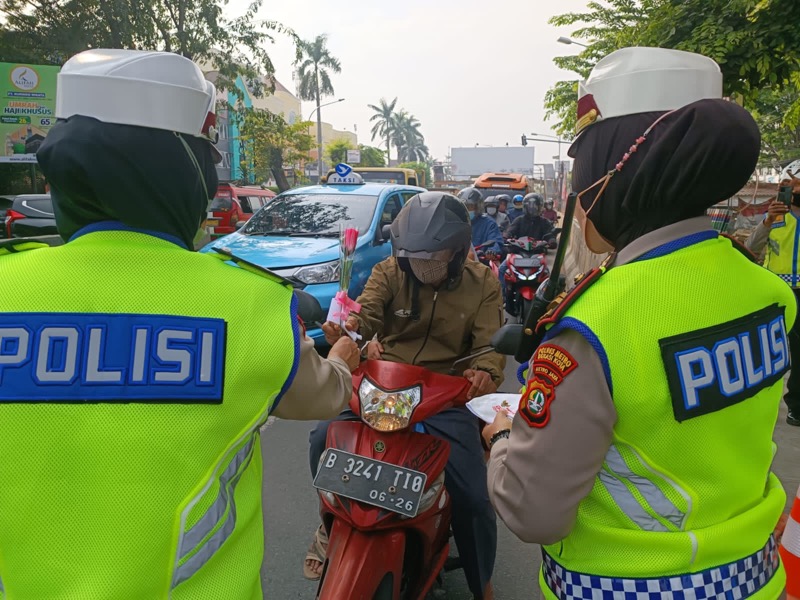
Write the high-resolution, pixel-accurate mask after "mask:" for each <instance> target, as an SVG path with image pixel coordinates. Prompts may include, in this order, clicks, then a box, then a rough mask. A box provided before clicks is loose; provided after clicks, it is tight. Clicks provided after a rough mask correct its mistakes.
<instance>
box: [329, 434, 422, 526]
mask: <svg viewBox="0 0 800 600" xmlns="http://www.w3.org/2000/svg"><path fill="white" fill-rule="evenodd" d="M427 480H428V476H427V475H426V474H425V473H421V472H420V471H414V470H413V469H406V468H405V467H399V466H397V465H393V464H391V463H387V462H383V461H380V460H374V459H372V458H367V457H365V456H359V455H358V454H351V453H350V452H344V451H342V450H336V449H335V448H328V449H327V450H326V451H325V454H324V455H323V457H322V462H320V465H319V469H318V470H317V476H316V477H315V478H314V487H315V488H318V489H320V490H325V491H326V492H331V493H333V494H338V495H339V496H344V497H346V498H350V499H352V500H358V501H359V502H363V503H365V504H370V505H372V506H377V507H379V508H385V509H386V510H390V511H392V512H396V513H400V514H401V515H405V516H407V517H416V516H417V511H419V503H420V499H421V498H422V493H423V491H424V490H425V483H426V482H427Z"/></svg>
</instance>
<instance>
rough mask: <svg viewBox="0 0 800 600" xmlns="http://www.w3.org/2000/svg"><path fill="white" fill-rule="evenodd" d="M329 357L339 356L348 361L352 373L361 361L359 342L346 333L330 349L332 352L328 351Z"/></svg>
mask: <svg viewBox="0 0 800 600" xmlns="http://www.w3.org/2000/svg"><path fill="white" fill-rule="evenodd" d="M328 358H339V359H341V360H343V361H344V362H346V363H347V366H348V368H349V369H350V372H351V373H352V372H353V371H355V370H356V369H357V368H358V365H359V364H360V363H361V352H360V351H359V349H358V344H356V343H355V342H354V341H353V340H351V339H350V338H349V337H347V336H346V335H345V336H342V337H340V338H339V340H338V341H337V342H336V343H335V344H334V345H333V347H332V348H331V349H330V352H328Z"/></svg>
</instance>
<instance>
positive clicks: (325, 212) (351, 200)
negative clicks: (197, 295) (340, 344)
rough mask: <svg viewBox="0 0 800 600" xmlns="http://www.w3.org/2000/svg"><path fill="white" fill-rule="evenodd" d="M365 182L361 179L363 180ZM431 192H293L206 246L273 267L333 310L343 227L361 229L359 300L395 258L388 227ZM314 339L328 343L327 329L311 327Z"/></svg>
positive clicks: (359, 186) (356, 273)
mask: <svg viewBox="0 0 800 600" xmlns="http://www.w3.org/2000/svg"><path fill="white" fill-rule="evenodd" d="M359 179H360V178H359ZM424 191H426V190H425V189H424V188H420V187H415V186H407V185H387V184H378V183H363V182H360V183H356V184H352V185H341V184H333V185H318V186H310V187H303V188H297V189H293V190H289V191H287V192H284V193H282V194H280V195H279V196H277V197H276V198H275V199H274V200H272V201H271V202H270V203H269V204H267V206H265V207H264V208H262V209H261V210H259V211H258V212H256V213H255V214H254V215H253V216H252V217H251V219H250V220H249V221H248V222H247V225H245V226H244V227H243V228H242V229H240V230H239V231H237V232H235V233H233V234H231V235H228V236H226V237H223V238H220V239H218V240H215V241H213V242H211V243H210V244H208V245H207V246H205V247H204V248H203V249H202V250H201V252H214V251H215V250H214V248H224V249H225V251H226V252H230V253H231V254H233V256H235V257H237V258H240V259H242V260H243V261H246V262H248V263H252V264H255V265H258V266H259V267H263V268H267V269H269V270H270V271H272V272H274V273H276V274H277V275H280V276H282V277H284V278H286V279H288V280H289V281H291V282H292V284H293V285H294V286H295V287H296V288H298V289H303V290H305V291H306V292H308V293H310V294H312V295H313V296H315V297H316V298H317V300H319V303H320V304H321V305H322V307H323V309H324V310H325V311H326V313H327V311H328V309H329V307H330V304H331V300H332V298H333V296H334V295H335V294H336V292H338V291H339V228H340V224H341V223H345V224H346V225H347V226H348V227H357V228H358V233H359V236H358V244H357V246H356V252H355V257H354V263H353V275H352V279H351V284H350V289H349V290H348V293H349V295H350V297H351V298H354V299H355V298H357V297H358V295H359V294H360V293H361V290H363V289H364V284H365V283H366V282H367V278H368V277H369V275H370V273H371V272H372V267H373V266H374V265H375V264H377V263H379V262H380V261H382V260H384V259H385V258H387V257H388V256H390V255H391V244H390V243H389V242H388V239H387V238H386V237H385V236H384V233H383V228H384V226H386V225H390V224H391V223H392V221H393V220H394V218H395V217H396V216H397V214H398V213H399V212H400V209H401V208H402V207H403V204H405V202H406V201H408V200H409V199H410V198H411V197H412V196H415V195H416V194H419V193H421V192H424ZM308 335H309V336H310V337H312V338H313V339H314V341H315V342H316V343H317V344H318V345H324V344H325V338H324V336H323V334H322V330H321V329H319V328H312V326H311V324H308Z"/></svg>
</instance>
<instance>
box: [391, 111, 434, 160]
mask: <svg viewBox="0 0 800 600" xmlns="http://www.w3.org/2000/svg"><path fill="white" fill-rule="evenodd" d="M421 126H422V123H420V122H419V120H418V119H417V118H416V117H415V116H414V115H411V114H409V113H407V112H406V111H401V112H400V113H398V114H397V116H396V117H395V119H394V129H393V132H392V141H393V142H394V145H395V146H396V147H397V159H398V160H400V161H401V162H413V161H416V160H424V159H425V157H426V156H427V155H428V147H427V146H426V145H425V137H424V136H423V135H422V132H421V131H420V127H421Z"/></svg>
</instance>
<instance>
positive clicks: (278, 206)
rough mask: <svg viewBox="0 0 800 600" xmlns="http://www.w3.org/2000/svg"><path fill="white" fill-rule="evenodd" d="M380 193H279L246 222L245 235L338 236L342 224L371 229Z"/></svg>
mask: <svg viewBox="0 0 800 600" xmlns="http://www.w3.org/2000/svg"><path fill="white" fill-rule="evenodd" d="M377 202H378V198H377V196H362V195H355V194H337V195H335V194H287V195H285V196H279V197H277V198H275V199H274V200H273V201H272V202H270V203H269V204H268V205H267V206H265V207H264V208H262V209H261V210H259V211H258V212H257V213H256V214H254V215H253V216H252V217H251V218H250V220H249V221H248V222H247V225H246V226H245V228H244V230H243V233H244V234H245V235H297V236H301V235H322V236H331V237H333V236H338V235H339V224H340V223H346V224H347V226H348V227H357V228H358V233H359V235H363V234H364V233H366V232H367V231H368V230H369V227H370V224H371V223H372V216H373V215H374V214H375V206H376V204H377Z"/></svg>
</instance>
